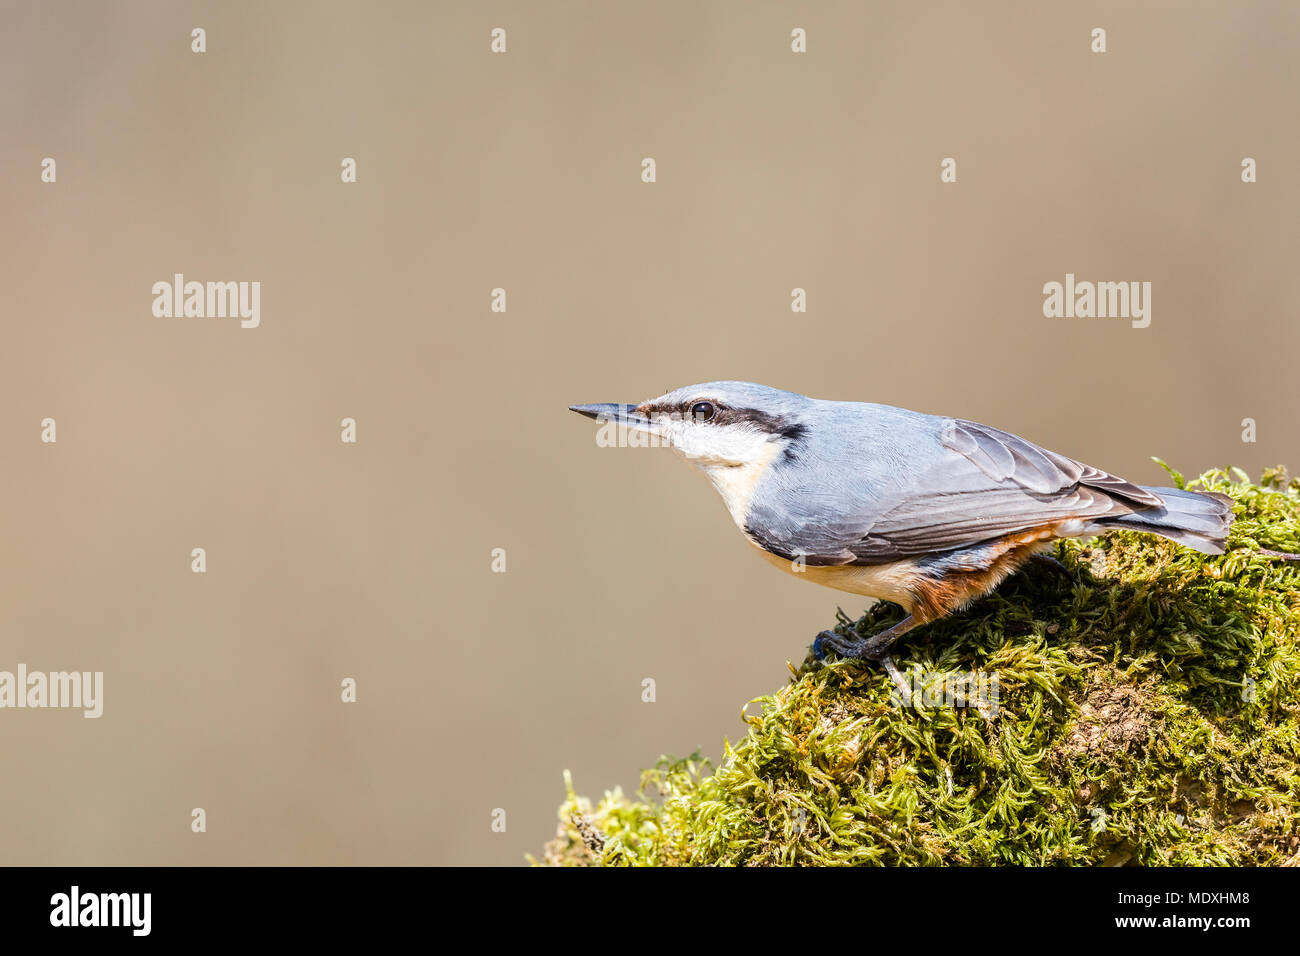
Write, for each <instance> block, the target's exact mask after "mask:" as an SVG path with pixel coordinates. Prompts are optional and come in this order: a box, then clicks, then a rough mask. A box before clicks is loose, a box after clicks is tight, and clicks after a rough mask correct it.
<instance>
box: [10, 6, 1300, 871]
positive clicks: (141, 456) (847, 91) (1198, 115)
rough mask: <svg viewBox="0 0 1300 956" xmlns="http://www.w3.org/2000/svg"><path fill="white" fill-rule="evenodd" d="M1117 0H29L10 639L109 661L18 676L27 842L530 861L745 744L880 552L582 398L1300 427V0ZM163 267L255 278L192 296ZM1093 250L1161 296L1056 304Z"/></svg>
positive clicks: (178, 851) (1214, 436)
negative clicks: (648, 684) (653, 691)
mask: <svg viewBox="0 0 1300 956" xmlns="http://www.w3.org/2000/svg"><path fill="white" fill-rule="evenodd" d="M1130 7H1131V5H1130V4H1124V3H1054V4H1040V3H1030V2H1025V3H1015V4H1013V3H982V4H967V3H952V4H935V3H897V4H878V5H866V4H862V3H804V4H799V3H783V2H763V3H756V2H752V0H744V2H741V0H735V2H718V3H707V2H705V3H702V2H698V0H692V2H663V3H656V4H632V3H620V4H611V3H603V2H594V0H593V2H589V3H548V4H541V5H539V4H535V3H498V4H493V5H490V6H488V5H483V4H475V3H458V4H451V3H416V2H411V3H377V4H351V3H330V4H308V3H276V4H253V3H241V4H226V3H215V2H210V3H169V4H162V3H158V4H153V3H140V2H132V3H122V4H115V5H111V6H110V5H106V4H99V3H92V2H85V3H66V2H40V3H38V2H24V3H6V4H4V6H3V7H2V8H0V11H2V12H0V137H2V139H0V180H2V181H3V183H4V188H3V190H2V191H0V204H2V205H0V217H2V219H3V222H4V229H3V231H2V232H0V243H2V244H3V245H2V246H0V258H2V259H3V262H4V267H3V268H4V275H3V283H2V284H0V302H2V303H3V316H2V319H0V321H2V323H3V326H2V327H3V340H2V342H0V399H2V403H0V409H2V413H0V440H2V441H3V447H4V448H5V449H6V455H5V461H4V468H3V469H2V470H0V495H2V496H3V507H0V533H2V534H3V542H4V545H3V549H2V550H0V555H2V558H0V560H2V561H3V564H2V565H0V670H10V671H13V670H15V669H16V668H17V665H18V664H19V663H20V662H22V663H25V664H26V665H27V666H28V667H29V668H31V669H39V670H61V669H77V670H102V671H104V672H105V678H104V680H105V704H104V707H105V710H104V716H103V717H102V718H101V719H99V720H86V719H83V718H82V716H81V714H80V712H76V711H55V710H45V711H33V710H4V711H0V768H2V769H0V777H2V778H3V785H2V786H0V860H2V861H4V862H8V863H78V864H162V863H219V864H240V863H304V864H308V863H309V864H321V863H368V864H378V863H403V864H420V863H458V864H484V863H495V864H515V863H520V862H522V858H523V854H524V853H525V852H526V851H533V852H536V851H538V850H539V849H540V847H541V845H542V843H543V842H544V841H545V840H546V839H547V838H548V837H550V836H551V834H552V833H553V831H554V822H555V808H556V806H557V804H558V802H559V801H560V799H561V797H562V785H561V771H562V770H563V769H564V768H570V769H572V771H573V772H574V775H575V780H576V783H577V786H578V788H579V789H580V790H581V791H583V792H585V793H589V794H592V795H599V793H600V792H601V791H602V790H603V789H605V788H607V787H612V786H614V785H616V784H620V785H622V786H624V787H625V788H629V789H634V788H635V786H636V784H637V780H638V773H639V770H640V769H641V768H642V767H645V766H648V765H650V764H652V763H653V762H654V760H655V759H656V758H657V757H658V756H659V754H660V753H661V752H664V751H667V752H672V753H677V754H684V753H688V752H690V751H691V750H693V749H694V748H697V747H700V748H703V749H704V751H705V752H706V753H708V754H710V755H713V756H716V755H717V753H718V751H719V750H720V746H721V742H722V739H723V737H724V736H727V737H730V738H731V739H733V740H734V739H736V738H737V737H739V736H740V735H741V734H742V733H743V731H744V725H743V724H742V722H741V720H740V712H741V708H742V706H743V705H744V703H745V702H746V701H747V700H748V699H750V698H751V697H754V696H757V695H759V694H762V693H766V692H768V691H771V690H773V689H775V688H776V687H777V686H779V685H780V684H781V683H782V682H783V680H784V679H785V677H786V668H785V663H786V661H787V660H795V661H797V660H800V659H801V658H802V656H803V654H804V653H805V648H806V645H807V644H808V642H809V641H810V640H811V639H812V636H813V635H814V633H815V632H816V631H817V630H819V629H821V628H823V627H825V626H827V625H828V624H829V623H830V622H831V621H832V618H833V614H834V609H835V605H836V604H837V603H840V604H843V605H844V607H845V609H846V610H850V611H852V612H855V613H856V612H858V611H860V610H861V609H862V602H861V601H860V600H859V599H857V598H854V597H853V596H851V595H839V594H837V593H835V592H831V591H825V590H821V589H818V588H814V587H811V586H809V585H807V584H806V583H804V582H800V581H797V580H795V579H793V578H789V577H786V576H783V575H780V574H777V573H776V572H775V571H774V570H773V569H772V568H770V567H767V566H765V565H764V563H763V562H761V561H759V560H757V559H756V557H755V556H754V555H753V554H751V553H749V552H750V549H749V546H748V545H746V544H745V543H744V542H743V541H742V540H741V539H740V537H739V535H738V534H737V533H736V530H735V528H734V527H733V526H732V524H731V521H730V519H729V518H728V516H727V514H726V512H725V510H724V509H723V507H722V505H721V503H720V502H719V501H718V500H717V498H716V496H715V495H714V493H713V492H712V491H711V490H710V489H709V487H708V486H707V483H705V482H704V481H702V480H701V479H700V478H699V477H698V476H695V475H692V474H691V473H690V469H689V468H688V467H687V466H685V465H684V464H683V463H682V462H680V461H679V460H677V458H676V457H675V456H674V455H672V454H671V453H670V452H667V451H663V450H654V449H649V450H614V449H602V448H598V447H596V445H595V442H594V431H595V429H594V427H593V426H592V423H590V422H584V421H582V420H579V419H577V418H576V417H574V416H573V415H571V414H570V413H569V412H567V411H566V410H565V406H566V405H568V404H570V403H573V402H589V401H625V400H626V401H638V400H641V399H644V398H648V397H651V396H653V395H656V394H658V393H660V392H662V391H664V390H667V389H668V388H671V387H674V386H678V385H682V384H687V383H691V382H698V381H707V380H711V379H718V378H741V379H749V380H754V381H759V382H764V383H767V384H771V385H777V386H781V387H785V388H790V389H794V390H797V391H802V392H805V393H810V394H814V395H817V396H820V397H825V398H841V399H860V400H870V401H879V402H887V403H890V404H898V405H904V406H908V407H912V408H917V409H922V410H925V411H931V412H938V413H944V414H953V415H960V416H963V417H967V418H973V419H976V420H980V421H985V422H988V423H990V424H993V425H997V426H1000V427H1003V428H1007V429H1010V430H1012V431H1016V432H1019V433H1021V434H1024V435H1025V436H1027V437H1029V438H1031V439H1034V440H1037V441H1039V442H1041V443H1043V444H1046V445H1048V446H1050V447H1052V448H1054V449H1056V450H1059V451H1061V452H1064V453H1066V454H1069V455H1071V456H1074V457H1077V458H1080V459H1083V460H1085V461H1087V462H1089V463H1092V464H1095V465H1097V466H1100V467H1103V468H1106V469H1110V470H1113V471H1117V472H1119V473H1121V474H1123V475H1125V476H1127V477H1129V478H1132V479H1135V480H1139V481H1143V482H1146V483H1159V482H1160V481H1161V480H1162V478H1163V475H1162V473H1161V472H1160V471H1159V470H1158V468H1157V467H1156V466H1155V465H1154V464H1152V463H1151V462H1150V460H1149V456H1151V455H1160V456H1162V457H1164V458H1166V459H1167V460H1168V461H1169V462H1171V463H1172V464H1173V465H1175V466H1176V467H1179V468H1181V469H1183V470H1185V471H1187V472H1199V471H1200V470H1202V469H1204V468H1206V467H1209V466H1213V465H1219V464H1226V463H1236V464H1239V465H1241V466H1243V467H1245V468H1247V469H1248V470H1249V471H1251V472H1252V474H1255V475H1256V476H1257V475H1258V471H1259V469H1260V468H1261V466H1265V465H1269V464H1274V463H1277V462H1280V461H1288V462H1290V463H1291V465H1292V467H1293V468H1296V469H1300V422H1298V421H1297V417H1296V414H1295V407H1296V398H1295V381H1296V371H1295V369H1296V359H1297V355H1298V354H1300V322H1297V315H1296V303H1297V301H1300V288H1297V285H1298V283H1300V278H1298V275H1300V273H1298V272H1297V270H1296V268H1295V259H1296V252H1297V233H1298V232H1300V217H1298V216H1297V211H1298V210H1300V185H1298V178H1297V174H1296V168H1297V167H1296V160H1297V156H1300V135H1298V134H1297V124H1296V123H1295V117H1296V115H1297V109H1296V107H1297V103H1298V102H1300V96H1298V94H1300V66H1298V64H1300V56H1297V52H1298V51H1300V7H1298V6H1297V5H1296V4H1295V3H1293V2H1288V3H1245V2H1243V3H1234V4H1226V3H1225V4H1190V3H1169V4H1145V5H1143V9H1142V10H1140V11H1135V10H1132V9H1129V8H1130ZM497 26H500V27H504V28H505V29H506V30H507V39H508V53H506V54H504V55H493V54H492V53H490V52H489V41H490V37H489V33H490V31H491V29H492V28H493V27H497ZM1098 26H1100V27H1104V28H1105V29H1106V30H1107V37H1108V46H1109V52H1107V53H1106V54H1104V55H1097V54H1093V53H1092V52H1090V49H1089V46H1090V31H1091V29H1092V28H1093V27H1098ZM194 27H203V28H205V29H206V31H207V52H206V53H205V54H203V55H196V54H194V53H191V51H190V31H191V29H192V28H194ZM795 27H802V28H804V29H805V30H807V33H808V52H807V53H806V54H803V55H795V54H792V53H791V52H790V31H791V30H792V29H793V28H795ZM46 156H50V157H54V158H55V159H56V161H57V163H58V167H57V168H58V182H57V183H56V184H53V185H48V184H43V183H42V182H41V181H40V164H41V160H42V159H43V158H44V157H46ZM345 156H351V157H355V158H356V160H357V162H358V179H359V181H358V182H357V183H356V184H355V185H344V184H342V183H341V182H340V178H339V171H340V162H341V160H342V158H343V157H345ZM645 156H652V157H654V158H655V159H656V161H657V163H658V182H657V183H655V184H653V185H646V184H643V183H642V182H641V181H640V163H641V159H642V157H645ZM947 156H951V157H954V158H955V159H956V160H957V170H958V181H957V183H956V184H952V185H943V184H941V183H940V182H939V162H940V160H941V159H943V158H944V157H947ZM1245 156H1251V157H1254V158H1255V159H1256V160H1257V162H1258V168H1259V182H1258V183H1256V184H1253V185H1245V184H1243V183H1242V182H1241V179H1240V163H1241V160H1242V158H1243V157H1245ZM174 272H183V273H185V274H186V276H187V278H189V279H196V280H199V281H207V280H245V281H252V280H257V281H260V282H261V283H262V320H261V327H260V328H258V329H255V330H244V329H240V328H239V327H238V323H237V322H236V321H234V320H228V319H160V318H155V317H154V316H153V315H152V313H151V305H152V301H153V297H152V293H151V292H150V287H151V286H152V284H153V283H154V282H155V281H159V280H168V279H170V277H171V275H172V274H173V273H174ZM1067 272H1074V273H1075V274H1076V275H1077V276H1078V277H1079V278H1080V279H1092V280H1115V281H1119V280H1138V281H1150V282H1151V283H1152V284H1153V292H1152V307H1153V320H1152V323H1151V326H1150V328H1147V329H1144V330H1138V329H1133V328H1131V327H1130V326H1129V323H1128V322H1126V321H1121V320H1100V319H1074V320H1068V319H1045V318H1044V317H1043V315H1042V302H1043V296H1042V292H1041V289H1042V286H1043V283H1045V282H1049V281H1062V280H1063V278H1064V276H1065V273H1067ZM796 286H799V287H803V288H805V289H806V290H807V293H808V305H809V308H808V312H807V314H805V315H796V314H792V313H791V311H790V292H791V289H792V288H794V287H796ZM495 287H504V288H505V289H506V290H507V295H508V312H507V313H505V314H504V315H502V314H494V313H492V312H491V311H490V310H489V303H490V293H491V290H492V289H493V288H495ZM47 416H49V417H53V418H55V419H56V420H57V422H58V443H57V444H55V445H46V444H42V443H41V441H40V440H39V437H40V422H41V419H43V418H45V417H47ZM344 417H353V418H355V419H356V420H357V422H358V429H359V442H358V444H356V445H345V444H343V443H341V442H340V440H339V421H340V419H342V418H344ZM1247 417H1250V418H1254V419H1255V420H1256V421H1257V423H1258V439H1259V440H1258V442H1257V443H1256V444H1244V443H1243V442H1242V440H1241V430H1242V429H1241V421H1242V419H1243V418H1247ZM195 547H203V548H206V549H207V555H208V572H207V573H206V574H203V575H198V574H193V573H191V571H190V551H191V549H192V548H195ZM497 547H501V548H505V549H506V551H507V556H508V557H507V560H508V571H507V573H505V574H493V573H491V569H490V563H491V551H492V549H493V548H497ZM349 676H351V677H355V678H356V679H357V681H358V696H359V699H358V702H357V703H356V704H351V705H348V704H343V703H341V702H340V700H339V683H340V681H341V680H342V679H343V678H344V677H349ZM645 677H652V678H654V679H655V681H656V682H657V687H658V700H657V702H656V703H653V704H645V703H642V701H641V681H642V679H643V678H645ZM194 807H203V808H204V809H205V810H206V811H207V815H208V832H207V833H205V834H194V833H192V832H191V831H190V811H191V809H192V808H194ZM494 808H503V809H505V810H506V812H507V830H506V832H505V833H494V832H492V829H491V819H492V818H491V815H492V812H493V810H494Z"/></svg>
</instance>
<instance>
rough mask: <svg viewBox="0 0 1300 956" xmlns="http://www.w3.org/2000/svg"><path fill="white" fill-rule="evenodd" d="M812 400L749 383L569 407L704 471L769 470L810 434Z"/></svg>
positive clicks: (696, 387)
mask: <svg viewBox="0 0 1300 956" xmlns="http://www.w3.org/2000/svg"><path fill="white" fill-rule="evenodd" d="M811 403H812V400H811V399H808V398H805V397H804V396H802V395H798V394H796V393H794V392H783V391H781V390H780V389H776V388H769V387H767V386H766V385H755V384H753V383H751V382H708V383H706V384H703V385H688V386H686V387H685V388H678V389H674V390H673V391H671V392H668V393H667V394H664V395H660V396H659V397H658V398H652V399H649V400H648V401H644V402H642V403H641V404H639V405H621V404H598V405H571V406H569V408H570V410H571V411H575V412H577V413H578V414H579V415H586V416H587V417H588V418H594V419H596V420H597V421H599V422H602V423H609V424H612V425H615V426H617V427H621V428H626V429H628V430H630V431H633V432H641V433H645V434H648V435H649V436H652V438H653V441H650V442H647V444H654V443H658V444H664V445H668V446H669V447H671V448H672V449H673V450H674V451H676V452H677V453H678V454H680V455H681V456H682V457H683V458H685V459H687V460H688V461H691V462H693V463H695V464H697V465H699V466H700V467H701V468H703V469H704V470H705V471H706V472H713V471H714V470H715V469H735V468H745V467H746V466H761V467H763V468H766V466H767V465H768V464H769V463H770V462H771V461H772V460H773V458H774V457H775V456H776V455H777V454H779V453H780V452H782V451H785V450H787V449H789V448H790V446H792V445H794V444H796V443H798V442H799V441H800V440H801V439H802V438H803V437H804V436H805V435H806V434H807V432H808V428H809V425H808V423H807V421H806V418H807V417H808V416H807V411H808V408H809V406H810V405H811Z"/></svg>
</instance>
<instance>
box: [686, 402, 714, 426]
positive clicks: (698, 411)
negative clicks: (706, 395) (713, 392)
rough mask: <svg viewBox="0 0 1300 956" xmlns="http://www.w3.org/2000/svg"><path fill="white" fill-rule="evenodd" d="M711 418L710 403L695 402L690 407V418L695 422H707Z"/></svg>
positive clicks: (711, 405) (711, 404)
mask: <svg viewBox="0 0 1300 956" xmlns="http://www.w3.org/2000/svg"><path fill="white" fill-rule="evenodd" d="M712 417H713V403H712V402H696V403H695V404H694V405H692V406H691V418H693V419H695V420H696V421H697V422H707V421H708V420H709V419H710V418H712Z"/></svg>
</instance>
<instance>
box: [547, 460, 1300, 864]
mask: <svg viewBox="0 0 1300 956" xmlns="http://www.w3.org/2000/svg"><path fill="white" fill-rule="evenodd" d="M1171 474H1173V475H1174V480H1175V482H1176V483H1178V484H1179V485H1180V486H1181V485H1182V484H1183V479H1182V477H1181V476H1179V475H1177V474H1176V473H1172V472H1171ZM1189 487H1192V488H1201V489H1205V490H1210V491H1220V492H1224V493H1226V494H1229V495H1231V496H1232V497H1233V498H1234V499H1236V501H1237V507H1236V516H1237V517H1236V521H1235V523H1234V525H1233V529H1232V533H1231V535H1230V538H1229V544H1228V552H1227V553H1226V554H1224V555H1221V556H1216V557H1208V556H1205V555H1201V554H1198V553H1196V552H1194V551H1189V550H1186V549H1184V548H1180V547H1178V546H1177V545H1174V544H1172V543H1170V542H1168V541H1165V540H1164V539H1162V538H1156V537H1153V536H1148V535H1142V534H1136V533H1132V532H1116V533H1113V534H1111V535H1108V536H1106V537H1105V538H1098V539H1093V540H1091V541H1069V542H1063V543H1061V544H1059V545H1058V546H1057V547H1058V550H1057V553H1056V555H1057V557H1058V558H1059V560H1060V561H1061V562H1062V563H1063V564H1064V565H1065V567H1066V570H1067V571H1068V572H1069V575H1068V576H1063V575H1058V574H1054V573H1052V572H1051V570H1049V569H1042V568H1038V567H1030V568H1029V569H1027V570H1026V571H1024V572H1023V573H1021V574H1018V575H1016V576H1015V577H1013V578H1011V579H1010V580H1008V581H1007V582H1005V583H1004V584H1003V585H1002V587H1001V588H1000V589H999V590H998V591H997V592H995V593H994V594H992V595H990V596H988V597H986V598H983V599H981V600H980V601H978V602H977V603H975V604H974V605H972V606H971V607H970V608H969V609H967V610H966V611H964V612H962V613H960V614H957V615H954V616H952V617H950V618H948V619H946V620H943V621H939V622H936V623H934V624H931V625H928V626H927V627H925V628H924V629H922V630H918V631H916V632H914V633H913V634H911V635H909V636H908V638H906V639H905V640H904V641H903V643H902V645H901V646H900V647H899V650H898V654H897V655H896V660H897V661H898V664H899V666H900V667H901V668H902V669H903V670H904V671H905V672H907V673H908V674H909V675H910V676H912V677H913V678H914V679H919V680H920V681H921V682H922V683H924V684H925V685H926V686H927V687H935V688H937V687H938V686H940V684H939V682H938V676H937V675H944V674H949V675H951V674H960V673H970V672H972V671H975V672H977V673H979V674H982V675H996V677H997V702H996V704H997V707H996V713H993V712H992V710H991V708H990V707H988V706H983V707H976V706H952V705H944V704H943V702H942V701H939V702H938V704H937V705H934V706H926V705H925V704H926V700H925V699H924V698H922V699H921V700H919V701H918V702H917V704H918V706H914V707H901V706H899V701H898V697H897V693H896V692H895V691H894V688H893V685H892V684H891V682H890V680H889V678H888V677H887V676H885V675H884V674H883V673H882V672H881V671H879V670H876V669H872V668H867V667H864V666H862V665H861V664H860V663H858V662H854V661H841V660H831V662H829V663H825V664H821V663H817V662H815V661H813V660H812V659H811V658H810V659H808V660H805V661H804V663H803V664H802V666H801V667H799V668H798V669H797V670H796V669H794V668H791V672H792V675H793V676H792V679H791V681H790V683H789V684H788V685H787V686H785V687H783V688H781V689H780V690H778V691H777V692H776V693H774V694H772V695H770V696H767V697H761V698H758V700H757V703H759V704H761V706H762V714H761V716H747V717H746V718H745V719H746V721H747V722H748V724H749V732H748V734H747V735H746V736H745V738H744V739H743V740H741V741H740V742H739V743H738V744H736V745H735V746H734V747H733V746H731V745H730V744H726V745H724V752H723V757H722V760H721V762H720V765H719V766H718V767H717V769H716V771H712V772H711V767H710V765H709V763H708V762H707V761H705V760H703V759H702V758H700V757H699V755H698V754H697V755H695V756H693V757H691V758H688V759H684V760H682V759H679V760H673V759H668V758H665V759H663V760H661V761H660V763H659V764H658V766H656V767H655V768H654V769H653V770H649V771H647V772H646V773H645V774H644V778H643V781H642V791H641V793H640V794H638V795H637V797H636V798H635V799H630V798H628V797H626V796H624V795H623V794H622V793H621V792H620V791H618V790H614V791H612V792H607V793H606V794H605V796H604V798H603V799H601V800H599V801H598V802H596V803H595V804H594V805H593V804H592V803H591V801H589V800H587V799H585V798H583V797H580V796H578V795H577V794H576V793H575V792H574V790H573V787H572V784H571V783H570V782H569V778H568V774H567V773H566V774H565V782H566V788H567V790H568V798H567V800H566V801H565V802H564V804H563V806H562V807H561V808H560V828H559V832H558V834H557V836H556V839H555V840H554V841H552V842H551V843H549V844H548V845H547V847H546V849H545V851H544V853H543V856H542V859H541V860H534V861H533V862H535V863H542V864H550V865H709V864H717V865H750V866H762V865H787V864H819V865H825V864H883V865H898V864H905V865H908V864H921V865H938V864H958V865H998V864H1030V865H1050V864H1079V865H1096V864H1109V865H1115V864H1130V865H1175V866H1186V865H1275V864H1287V863H1289V864H1292V865H1296V864H1300V831H1298V829H1297V824H1298V823H1300V816H1298V815H1297V807H1298V806H1300V700H1298V697H1300V695H1298V693H1297V680H1298V679H1300V564H1295V563H1287V562H1283V561H1280V560H1277V559H1269V558H1267V557H1264V556H1261V555H1260V554H1258V549H1260V548H1268V549H1272V550H1276V551H1286V552H1300V480H1292V481H1290V482H1289V483H1288V482H1287V480H1286V476H1285V473H1284V472H1283V470H1282V469H1272V470H1270V471H1268V472H1265V474H1264V476H1263V478H1262V479H1261V482H1260V484H1258V485H1255V484H1252V483H1250V482H1249V480H1248V477H1247V476H1246V475H1245V474H1244V473H1242V472H1240V471H1239V470H1237V469H1233V470H1232V471H1231V472H1222V471H1213V472H1209V473H1207V474H1205V475H1203V476H1201V477H1200V478H1199V479H1197V480H1196V481H1194V482H1192V483H1191V484H1190V485H1189ZM899 616H900V611H899V609H898V608H896V607H894V606H893V605H888V604H880V605H877V606H876V607H874V608H873V609H872V611H871V612H869V613H868V614H867V616H866V617H864V618H863V619H862V620H861V621H858V622H857V623H856V624H853V623H850V622H848V621H847V619H841V622H840V625H839V626H840V627H841V628H842V629H843V628H846V627H857V628H858V629H859V630H860V631H861V632H862V633H872V632H874V631H876V630H879V629H880V628H882V627H885V626H887V625H888V624H890V623H892V622H893V621H895V620H897V619H898V618H899ZM949 684H951V681H950V682H949ZM936 696H937V695H936ZM751 703H754V702H751ZM956 703H957V704H958V705H960V704H961V703H962V701H960V700H958V701H956ZM984 703H985V704H987V703H988V702H987V701H985V702H984Z"/></svg>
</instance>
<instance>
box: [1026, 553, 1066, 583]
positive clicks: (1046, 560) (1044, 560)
mask: <svg viewBox="0 0 1300 956" xmlns="http://www.w3.org/2000/svg"><path fill="white" fill-rule="evenodd" d="M1029 560H1031V561H1033V562H1034V563H1035V564H1038V565H1042V566H1043V567H1045V568H1051V569H1052V570H1053V571H1055V572H1056V573H1057V574H1059V575H1061V576H1063V577H1065V578H1068V579H1069V580H1071V581H1073V580H1074V575H1073V574H1071V573H1070V569H1069V568H1067V567H1066V566H1065V565H1063V564H1062V563H1061V562H1060V561H1058V560H1056V558H1054V557H1052V556H1051V555H1050V554H1043V553H1041V552H1040V553H1036V554H1032V555H1030V556H1029Z"/></svg>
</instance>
